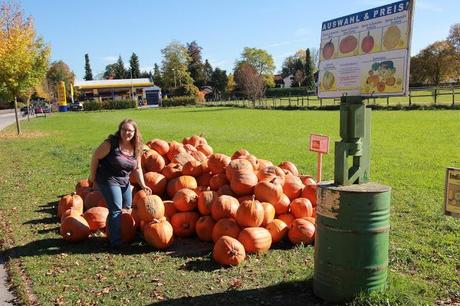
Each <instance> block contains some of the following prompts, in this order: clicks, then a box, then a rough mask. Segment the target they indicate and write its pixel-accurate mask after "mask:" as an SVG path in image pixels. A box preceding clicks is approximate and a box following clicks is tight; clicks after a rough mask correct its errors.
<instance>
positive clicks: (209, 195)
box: [198, 190, 218, 216]
mask: <svg viewBox="0 0 460 306" xmlns="http://www.w3.org/2000/svg"><path fill="white" fill-rule="evenodd" d="M217 197H218V196H217V192H215V191H212V190H206V191H203V192H200V194H199V195H198V211H199V212H200V214H201V215H203V216H206V215H210V214H211V207H212V203H213V202H214V201H215V200H216V199H217Z"/></svg>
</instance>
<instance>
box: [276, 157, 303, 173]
mask: <svg viewBox="0 0 460 306" xmlns="http://www.w3.org/2000/svg"><path fill="white" fill-rule="evenodd" d="M278 167H280V168H281V169H284V170H288V171H289V172H291V173H292V174H293V175H295V176H298V175H299V170H297V167H296V165H294V164H293V163H291V162H290V161H283V162H281V163H280V164H279V165H278Z"/></svg>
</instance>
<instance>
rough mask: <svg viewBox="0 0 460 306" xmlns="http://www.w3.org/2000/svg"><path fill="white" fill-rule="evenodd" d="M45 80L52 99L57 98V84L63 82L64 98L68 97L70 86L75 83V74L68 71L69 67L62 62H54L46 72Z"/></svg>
mask: <svg viewBox="0 0 460 306" xmlns="http://www.w3.org/2000/svg"><path fill="white" fill-rule="evenodd" d="M46 80H47V82H48V88H49V90H50V92H51V95H52V96H53V97H57V88H58V86H59V82H61V81H63V82H64V83H65V88H66V91H67V92H66V96H67V97H70V86H71V85H72V84H73V83H74V81H75V74H74V73H73V71H71V70H70V68H69V66H68V65H67V64H66V63H64V62H63V61H55V62H53V63H51V66H50V68H49V69H48V71H47V72H46Z"/></svg>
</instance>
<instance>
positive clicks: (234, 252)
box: [212, 236, 246, 266]
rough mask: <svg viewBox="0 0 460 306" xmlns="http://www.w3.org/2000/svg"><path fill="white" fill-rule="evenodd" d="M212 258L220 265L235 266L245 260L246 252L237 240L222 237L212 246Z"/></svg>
mask: <svg viewBox="0 0 460 306" xmlns="http://www.w3.org/2000/svg"><path fill="white" fill-rule="evenodd" d="M212 258H214V260H215V261H216V262H217V263H219V264H221V265H226V266H237V265H239V264H240V263H241V262H242V261H243V260H244V259H245V258H246V252H245V250H244V246H243V245H242V244H241V243H240V242H239V241H238V240H236V239H235V238H232V237H229V236H223V237H220V238H219V240H217V241H216V244H214V248H213V250H212Z"/></svg>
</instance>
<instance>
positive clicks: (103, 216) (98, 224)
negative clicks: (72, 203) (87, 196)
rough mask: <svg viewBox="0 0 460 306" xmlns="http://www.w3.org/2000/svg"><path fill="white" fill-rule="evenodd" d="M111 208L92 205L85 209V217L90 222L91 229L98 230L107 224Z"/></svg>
mask: <svg viewBox="0 0 460 306" xmlns="http://www.w3.org/2000/svg"><path fill="white" fill-rule="evenodd" d="M108 215H109V210H108V209H107V208H105V207H92V208H90V209H88V210H87V211H85V213H84V214H83V218H85V220H86V221H87V222H88V225H89V229H90V230H91V231H96V230H98V229H103V228H104V227H105V226H106V221H107V216H108Z"/></svg>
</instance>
